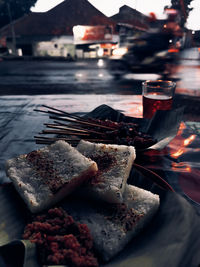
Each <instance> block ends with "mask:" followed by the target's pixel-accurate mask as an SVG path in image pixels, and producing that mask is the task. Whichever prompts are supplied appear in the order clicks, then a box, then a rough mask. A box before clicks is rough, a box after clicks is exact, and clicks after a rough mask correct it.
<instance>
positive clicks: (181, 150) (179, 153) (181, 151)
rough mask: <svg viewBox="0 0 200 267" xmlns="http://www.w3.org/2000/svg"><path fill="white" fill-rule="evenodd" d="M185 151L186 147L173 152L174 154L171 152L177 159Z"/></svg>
mask: <svg viewBox="0 0 200 267" xmlns="http://www.w3.org/2000/svg"><path fill="white" fill-rule="evenodd" d="M184 152H185V149H184V148H180V149H179V150H178V151H176V152H174V153H172V154H171V157H173V158H176V159H177V158H178V157H180V156H181V155H182V154H183V153H184Z"/></svg>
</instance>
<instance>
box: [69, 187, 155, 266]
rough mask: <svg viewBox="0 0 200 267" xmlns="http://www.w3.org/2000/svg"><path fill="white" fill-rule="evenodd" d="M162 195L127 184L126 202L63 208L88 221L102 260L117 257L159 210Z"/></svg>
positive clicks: (80, 203) (81, 202) (97, 203)
mask: <svg viewBox="0 0 200 267" xmlns="http://www.w3.org/2000/svg"><path fill="white" fill-rule="evenodd" d="M159 205H160V200H159V196H158V195H156V194H153V193H151V192H149V191H146V190H144V189H141V188H138V187H135V186H132V185H127V186H126V189H125V192H124V203H120V204H109V203H105V202H92V201H90V202H88V204H86V203H84V201H77V202H76V201H74V202H70V203H66V204H65V206H64V208H65V209H66V210H67V212H69V214H71V215H72V216H73V217H74V218H75V219H76V220H78V221H80V222H81V223H85V224H87V226H88V228H89V230H90V233H91V235H92V237H93V240H94V247H95V249H96V251H97V252H98V254H99V255H100V257H101V259H102V260H103V261H109V260H110V259H112V258H113V257H114V256H116V255H117V254H118V253H119V252H120V251H121V250H122V249H123V248H124V247H125V246H126V245H127V244H128V242H129V241H130V240H131V239H132V238H133V237H134V236H136V235H137V234H138V233H139V232H140V230H141V229H143V228H144V227H145V226H146V225H147V224H148V223H149V222H150V221H151V219H152V217H153V216H154V215H155V213H156V212H157V210H158V208H159Z"/></svg>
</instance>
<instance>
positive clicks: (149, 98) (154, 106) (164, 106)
mask: <svg viewBox="0 0 200 267" xmlns="http://www.w3.org/2000/svg"><path fill="white" fill-rule="evenodd" d="M142 100H143V117H144V118H148V119H150V118H152V117H153V115H154V113H155V112H156V110H170V109H171V108H172V97H170V96H167V95H155V94H149V95H146V96H143V99H142Z"/></svg>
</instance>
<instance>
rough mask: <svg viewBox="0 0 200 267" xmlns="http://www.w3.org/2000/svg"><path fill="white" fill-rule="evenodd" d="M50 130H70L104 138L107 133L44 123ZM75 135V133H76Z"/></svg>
mask: <svg viewBox="0 0 200 267" xmlns="http://www.w3.org/2000/svg"><path fill="white" fill-rule="evenodd" d="M44 125H46V126H47V127H48V128H54V129H61V130H68V131H74V132H83V133H91V134H97V135H101V136H104V135H106V133H103V132H98V131H94V130H91V129H82V128H77V127H76V126H73V127H70V126H69V125H66V126H62V125H57V124H55V125H54V124H49V123H44ZM74 134H75V133H74Z"/></svg>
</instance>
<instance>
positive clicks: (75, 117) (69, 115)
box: [42, 105, 87, 121]
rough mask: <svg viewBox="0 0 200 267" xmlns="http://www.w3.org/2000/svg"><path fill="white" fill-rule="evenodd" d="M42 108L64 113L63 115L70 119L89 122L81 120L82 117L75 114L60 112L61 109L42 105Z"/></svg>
mask: <svg viewBox="0 0 200 267" xmlns="http://www.w3.org/2000/svg"><path fill="white" fill-rule="evenodd" d="M42 106H43V107H45V108H49V109H52V110H55V111H58V112H60V113H62V114H63V115H67V116H68V117H71V118H74V119H78V120H83V121H86V120H87V119H84V118H81V117H80V116H77V115H74V114H70V113H68V112H66V111H63V110H60V109H57V108H54V107H50V106H47V105H42Z"/></svg>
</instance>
